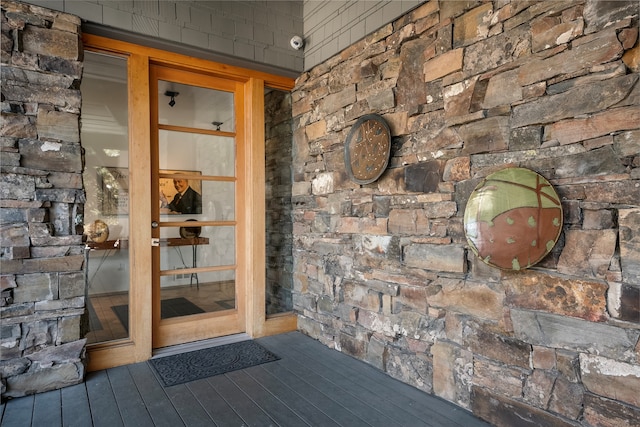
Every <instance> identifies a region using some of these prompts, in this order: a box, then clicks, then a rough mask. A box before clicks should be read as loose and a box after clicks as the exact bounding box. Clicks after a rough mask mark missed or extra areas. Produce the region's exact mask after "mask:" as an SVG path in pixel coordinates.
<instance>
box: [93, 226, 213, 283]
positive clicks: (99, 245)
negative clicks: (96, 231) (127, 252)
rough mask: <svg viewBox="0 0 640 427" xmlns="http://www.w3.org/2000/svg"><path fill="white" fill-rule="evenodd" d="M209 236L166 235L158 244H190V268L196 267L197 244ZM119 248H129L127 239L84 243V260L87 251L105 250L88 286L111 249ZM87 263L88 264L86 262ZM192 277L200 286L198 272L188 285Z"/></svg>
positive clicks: (176, 245) (175, 245)
mask: <svg viewBox="0 0 640 427" xmlns="http://www.w3.org/2000/svg"><path fill="white" fill-rule="evenodd" d="M208 244H209V238H208V237H188V238H182V237H168V238H163V239H160V246H172V247H178V246H191V248H192V255H193V259H192V264H191V267H192V268H197V267H198V246H199V245H208ZM121 249H129V240H127V239H117V240H105V241H104V242H87V243H86V254H85V261H87V263H88V261H89V251H106V252H105V253H104V255H103V256H102V258H101V259H100V263H99V264H98V267H97V268H96V271H95V272H94V273H93V276H92V277H91V280H89V281H88V284H89V287H90V285H91V281H92V280H93V277H95V275H96V274H97V273H98V270H99V269H100V267H101V266H102V263H104V261H105V259H106V258H107V257H108V256H109V254H111V251H114V250H121ZM87 265H88V264H87ZM193 279H195V281H196V286H197V287H198V288H200V282H199V281H198V273H191V277H190V279H189V285H193Z"/></svg>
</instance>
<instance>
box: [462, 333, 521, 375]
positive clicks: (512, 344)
mask: <svg viewBox="0 0 640 427" xmlns="http://www.w3.org/2000/svg"><path fill="white" fill-rule="evenodd" d="M465 345H466V346H468V347H470V349H471V351H472V352H473V353H474V355H480V356H482V357H485V358H487V359H491V360H493V361H498V362H500V363H503V364H505V365H510V366H517V367H519V368H523V369H529V357H530V354H531V345H530V344H527V343H524V342H522V341H519V340H516V339H514V338H511V337H505V336H502V335H497V334H495V333H493V332H490V331H487V330H484V329H476V330H475V331H474V332H473V333H468V335H467V336H466V339H465Z"/></svg>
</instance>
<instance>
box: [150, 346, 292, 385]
mask: <svg viewBox="0 0 640 427" xmlns="http://www.w3.org/2000/svg"><path fill="white" fill-rule="evenodd" d="M279 359H280V358H279V357H278V356H276V355H275V354H273V353H272V352H270V351H269V350H267V349H266V348H264V347H262V346H261V345H260V344H258V343H257V342H255V341H252V340H248V341H240V342H236V343H232V344H225V345H221V346H218V347H210V348H204V349H201V350H195V351H190V352H186V353H180V354H175V355H171V356H164V357H158V358H156V359H151V360H149V363H150V364H151V366H153V368H154V369H155V371H156V373H157V374H158V377H160V379H161V380H162V382H163V383H164V385H165V386H166V387H169V386H172V385H177V384H182V383H186V382H189V381H195V380H199V379H202V378H207V377H212V376H214V375H220V374H224V373H226V372H231V371H236V370H238V369H244V368H248V367H250V366H256V365H261V364H263V363H267V362H273V361H276V360H279Z"/></svg>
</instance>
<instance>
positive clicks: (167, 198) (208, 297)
mask: <svg viewBox="0 0 640 427" xmlns="http://www.w3.org/2000/svg"><path fill="white" fill-rule="evenodd" d="M158 87H159V90H158V94H159V96H158V98H159V101H158V179H159V185H158V187H159V194H158V197H159V199H158V203H159V207H160V211H159V213H160V216H159V219H160V221H159V223H160V231H159V239H160V240H159V246H160V248H159V270H160V291H159V293H160V317H161V319H167V318H171V317H178V316H189V315H194V314H200V313H207V312H214V311H221V310H231V309H234V308H236V299H235V298H236V297H235V291H236V283H235V277H236V223H235V218H236V214H235V208H236V202H235V200H236V196H235V191H236V147H235V137H234V136H233V135H229V134H232V133H233V131H234V127H235V120H234V117H233V110H234V106H233V102H234V99H233V93H228V92H223V91H218V90H213V89H207V88H202V87H195V86H189V85H184V84H175V83H170V82H166V81H162V80H160V81H159V82H158ZM167 91H170V92H179V95H177V96H176V95H175V94H174V101H175V104H174V105H173V107H172V106H170V105H168V102H167V101H168V100H167V99H165V98H166V97H165V95H164V93H165V92H167ZM212 122H220V123H215V124H213V125H212ZM175 127H180V128H189V129H178V130H176V128H175ZM218 128H220V129H218ZM218 131H220V132H221V133H222V132H228V133H229V134H226V135H224V134H218ZM176 222H177V223H179V224H176ZM200 224H202V225H200ZM176 307H182V308H176Z"/></svg>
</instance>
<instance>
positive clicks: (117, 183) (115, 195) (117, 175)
mask: <svg viewBox="0 0 640 427" xmlns="http://www.w3.org/2000/svg"><path fill="white" fill-rule="evenodd" d="M97 174H98V177H97V178H98V206H99V207H100V212H101V213H102V214H103V215H127V214H128V213H129V169H127V168H118V167H110V166H101V167H98V168H97Z"/></svg>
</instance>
